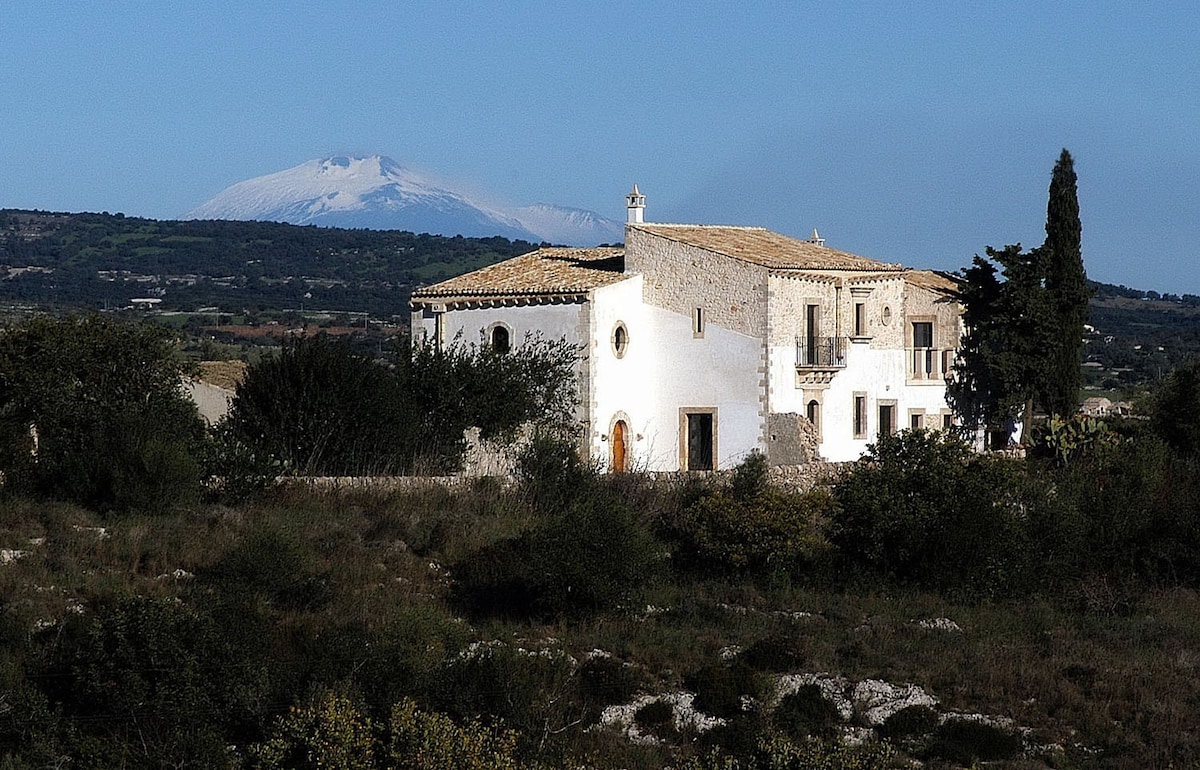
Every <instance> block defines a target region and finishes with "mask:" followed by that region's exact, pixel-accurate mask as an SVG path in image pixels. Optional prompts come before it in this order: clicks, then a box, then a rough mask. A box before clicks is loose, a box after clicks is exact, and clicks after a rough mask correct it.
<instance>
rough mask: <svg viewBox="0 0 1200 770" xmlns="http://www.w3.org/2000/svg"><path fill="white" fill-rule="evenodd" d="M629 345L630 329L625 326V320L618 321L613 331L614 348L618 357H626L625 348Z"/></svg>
mask: <svg viewBox="0 0 1200 770" xmlns="http://www.w3.org/2000/svg"><path fill="white" fill-rule="evenodd" d="M628 347H629V330H628V329H626V328H625V323H624V322H623V321H617V325H616V326H614V327H613V333H612V349H613V353H614V354H616V356H617V358H624V357H625V350H626V349H627V348H628Z"/></svg>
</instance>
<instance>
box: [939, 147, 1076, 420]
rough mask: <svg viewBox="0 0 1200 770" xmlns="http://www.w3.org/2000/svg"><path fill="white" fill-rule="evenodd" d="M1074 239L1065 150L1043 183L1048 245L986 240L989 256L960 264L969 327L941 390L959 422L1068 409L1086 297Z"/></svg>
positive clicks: (1030, 417)
mask: <svg viewBox="0 0 1200 770" xmlns="http://www.w3.org/2000/svg"><path fill="white" fill-rule="evenodd" d="M1079 243H1080V225H1079V203H1078V200H1077V198H1076V194H1075V173H1074V171H1073V169H1072V164H1071V156H1070V154H1069V153H1067V151H1066V150H1063V154H1062V156H1061V157H1060V158H1059V161H1058V163H1057V165H1055V167H1054V173H1053V175H1052V179H1051V183H1050V198H1049V203H1048V205H1047V217H1046V241H1045V243H1044V244H1043V245H1042V246H1040V247H1039V248H1036V249H1033V250H1032V251H1029V252H1022V251H1021V247H1020V244H1017V245H1014V246H1007V247H1005V248H1004V249H1003V250H1002V251H997V250H995V249H992V248H991V247H988V249H987V252H986V253H987V259H984V258H982V257H979V256H976V257H975V260H974V262H973V264H972V265H971V267H969V268H967V269H966V270H964V272H963V278H964V280H963V283H962V286H961V288H960V290H959V301H960V302H962V304H963V308H964V312H963V322H964V324H965V325H966V327H967V331H966V334H965V336H964V337H963V342H962V345H961V349H960V351H959V357H958V361H957V363H956V364H955V368H954V374H955V376H954V378H953V380H952V382H951V383H950V387H949V389H948V392H947V397H948V399H949V400H950V403H951V406H952V407H953V408H954V410H955V412H956V413H957V414H958V416H959V419H960V421H961V422H962V424H963V425H966V426H968V427H978V426H980V425H983V426H989V427H998V426H1002V425H1004V424H1005V423H1006V422H1007V421H1009V420H1015V419H1017V417H1018V415H1019V416H1020V417H1021V422H1022V429H1023V431H1024V432H1027V431H1028V429H1029V426H1030V424H1031V423H1032V421H1033V413H1034V407H1035V405H1036V406H1040V407H1041V408H1042V409H1045V410H1046V411H1047V412H1049V413H1051V414H1060V415H1066V414H1071V413H1073V412H1074V411H1075V408H1076V403H1077V400H1078V394H1079V386H1080V383H1081V382H1082V375H1081V373H1080V365H1079V349H1080V347H1081V345H1082V339H1083V324H1084V321H1086V320H1087V302H1088V297H1089V296H1090V292H1089V289H1088V286H1087V277H1086V275H1085V274H1084V272H1083V260H1082V257H1081V255H1080V248H1079ZM997 267H999V271H998V270H997ZM1001 279H1003V280H1001ZM1022 441H1024V435H1023V436H1022Z"/></svg>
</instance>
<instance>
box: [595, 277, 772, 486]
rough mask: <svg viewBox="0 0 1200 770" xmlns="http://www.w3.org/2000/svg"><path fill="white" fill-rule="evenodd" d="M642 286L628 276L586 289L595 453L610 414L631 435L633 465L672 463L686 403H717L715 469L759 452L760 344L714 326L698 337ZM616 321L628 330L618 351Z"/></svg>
mask: <svg viewBox="0 0 1200 770" xmlns="http://www.w3.org/2000/svg"><path fill="white" fill-rule="evenodd" d="M643 288H644V285H643V280H642V277H641V276H632V277H631V278H630V279H629V280H627V281H623V282H621V283H619V284H614V285H610V286H606V287H603V288H601V289H597V290H595V292H594V293H593V297H594V307H593V332H592V335H591V343H590V344H591V348H592V351H593V354H592V356H591V358H592V362H591V368H592V374H593V377H594V382H595V399H594V402H593V410H592V411H593V415H594V425H593V429H592V432H591V436H590V442H589V443H590V447H591V452H592V454H593V456H594V457H596V458H598V459H600V460H601V461H602V462H604V463H605V464H608V463H609V462H611V452H612V449H611V445H610V444H609V443H608V437H609V436H610V435H611V429H612V425H613V424H614V423H615V422H616V420H617V419H624V420H626V424H627V425H628V426H629V428H630V432H631V433H632V434H633V435H632V440H631V441H630V442H629V443H628V451H629V462H630V465H631V467H633V468H637V469H645V470H660V471H671V470H679V469H680V467H681V464H680V461H681V458H680V441H681V434H680V428H681V417H680V410H684V409H696V410H705V409H715V410H716V428H715V432H716V436H715V437H714V438H715V441H716V462H717V467H718V468H728V467H730V466H732V465H735V464H736V463H738V462H740V461H741V460H742V459H743V458H744V457H745V456H746V455H747V454H748V453H749V452H751V451H752V450H754V449H760V450H761V449H763V445H762V439H763V432H764V412H763V409H764V406H763V400H762V393H761V390H760V387H759V383H760V381H761V379H762V373H763V366H764V361H763V357H764V351H763V345H762V341H761V340H760V339H758V338H756V337H753V336H750V335H747V334H741V333H738V332H733V331H729V330H728V329H724V328H722V327H720V326H717V325H714V324H708V325H707V326H706V328H705V331H704V336H703V337H700V338H697V337H695V336H694V335H693V331H692V318H691V315H690V314H683V313H677V312H672V311H669V310H665V309H663V308H658V307H654V306H652V305H648V304H646V303H644V302H643V301H642V290H643ZM618 321H622V322H624V324H625V326H626V328H627V329H628V333H629V345H628V348H627V350H626V353H625V355H624V357H622V358H617V356H616V354H615V352H614V351H613V347H612V344H611V339H612V331H613V329H614V327H615V325H616V323H617V322H618Z"/></svg>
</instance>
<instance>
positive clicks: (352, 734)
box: [251, 690, 376, 770]
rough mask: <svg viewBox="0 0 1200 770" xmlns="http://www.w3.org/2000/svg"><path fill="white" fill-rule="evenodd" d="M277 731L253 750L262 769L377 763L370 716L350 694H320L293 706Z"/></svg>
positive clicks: (358, 769) (367, 768)
mask: <svg viewBox="0 0 1200 770" xmlns="http://www.w3.org/2000/svg"><path fill="white" fill-rule="evenodd" d="M272 733H273V734H272V735H271V737H270V738H268V740H267V741H265V742H264V743H261V744H258V745H256V746H254V747H253V748H252V750H251V754H252V756H253V757H254V759H255V760H256V762H255V765H254V766H255V767H256V768H259V769H260V770H290V769H291V768H313V770H318V769H319V768H335V767H336V768H339V770H373V768H375V767H376V764H375V761H374V756H375V745H374V740H373V738H372V725H371V720H370V718H369V717H367V716H366V715H364V714H363V713H362V712H361V710H360V709H359V708H358V706H357V705H356V704H355V703H354V701H353V700H351V699H350V697H349V696H348V695H346V694H345V693H341V692H337V691H334V690H323V691H320V692H318V693H316V694H315V695H314V696H312V697H311V698H309V700H308V703H306V704H305V705H304V706H293V707H292V708H291V710H290V711H289V712H288V714H287V716H285V717H282V718H281V719H279V721H278V722H277V723H276V725H275V729H274V730H273V731H272Z"/></svg>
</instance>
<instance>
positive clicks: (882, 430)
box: [879, 404, 896, 436]
mask: <svg viewBox="0 0 1200 770" xmlns="http://www.w3.org/2000/svg"><path fill="white" fill-rule="evenodd" d="M895 432H896V405H895V404H880V405H879V435H880V436H890V435H891V434H893V433H895Z"/></svg>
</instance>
